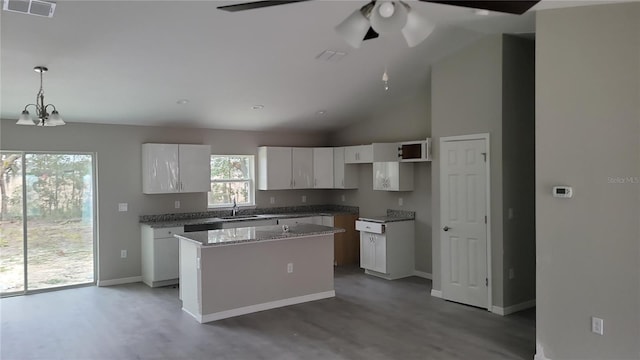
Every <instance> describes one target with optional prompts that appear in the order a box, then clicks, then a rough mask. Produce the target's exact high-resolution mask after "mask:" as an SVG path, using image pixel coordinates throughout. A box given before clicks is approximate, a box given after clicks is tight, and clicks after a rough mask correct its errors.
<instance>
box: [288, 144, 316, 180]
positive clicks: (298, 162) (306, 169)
mask: <svg viewBox="0 0 640 360" xmlns="http://www.w3.org/2000/svg"><path fill="white" fill-rule="evenodd" d="M291 159H292V165H291V170H292V171H293V188H294V189H311V188H313V149H312V148H292V149H291Z"/></svg>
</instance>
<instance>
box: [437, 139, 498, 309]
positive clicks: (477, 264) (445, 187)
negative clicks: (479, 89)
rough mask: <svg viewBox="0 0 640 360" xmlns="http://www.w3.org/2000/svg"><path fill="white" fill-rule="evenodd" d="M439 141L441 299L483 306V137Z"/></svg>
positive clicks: (485, 297) (485, 271)
mask: <svg viewBox="0 0 640 360" xmlns="http://www.w3.org/2000/svg"><path fill="white" fill-rule="evenodd" d="M453 139H454V138H450V139H447V138H443V139H441V141H440V219H441V226H440V241H441V245H440V246H441V247H440V248H441V259H442V260H441V261H442V296H443V298H445V299H447V300H451V301H455V302H460V303H464V304H468V305H473V306H478V307H483V308H487V305H488V302H489V300H488V297H489V287H488V268H487V264H488V261H487V224H486V219H487V218H486V216H487V208H486V204H487V188H486V185H487V171H488V168H487V164H488V163H487V162H486V157H487V150H486V149H487V143H488V140H487V139H473V140H453Z"/></svg>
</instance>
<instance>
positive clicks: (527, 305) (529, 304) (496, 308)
mask: <svg viewBox="0 0 640 360" xmlns="http://www.w3.org/2000/svg"><path fill="white" fill-rule="evenodd" d="M534 306H536V300H535V299H533V300H529V301H525V302H521V303H519V304H515V305H511V306H507V307H506V308H502V307H499V306H493V307H492V308H491V312H492V313H494V314H498V315H503V316H504V315H509V314H513V313H515V312H518V311H522V310H525V309H529V308H532V307H534Z"/></svg>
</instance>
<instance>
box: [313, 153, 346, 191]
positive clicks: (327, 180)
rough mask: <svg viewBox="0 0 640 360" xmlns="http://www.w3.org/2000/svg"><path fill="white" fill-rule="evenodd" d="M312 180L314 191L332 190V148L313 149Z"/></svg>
mask: <svg viewBox="0 0 640 360" xmlns="http://www.w3.org/2000/svg"><path fill="white" fill-rule="evenodd" d="M343 162H344V161H343ZM313 178H314V180H313V187H314V188H316V189H332V188H333V187H334V186H333V148H315V149H313Z"/></svg>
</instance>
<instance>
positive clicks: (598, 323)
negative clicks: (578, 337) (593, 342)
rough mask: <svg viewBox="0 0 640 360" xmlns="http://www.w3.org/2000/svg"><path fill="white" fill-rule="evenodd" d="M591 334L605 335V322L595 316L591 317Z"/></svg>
mask: <svg viewBox="0 0 640 360" xmlns="http://www.w3.org/2000/svg"><path fill="white" fill-rule="evenodd" d="M591 332H592V333H594V334H598V335H604V320H602V319H600V318H597V317H595V316H592V317H591Z"/></svg>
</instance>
